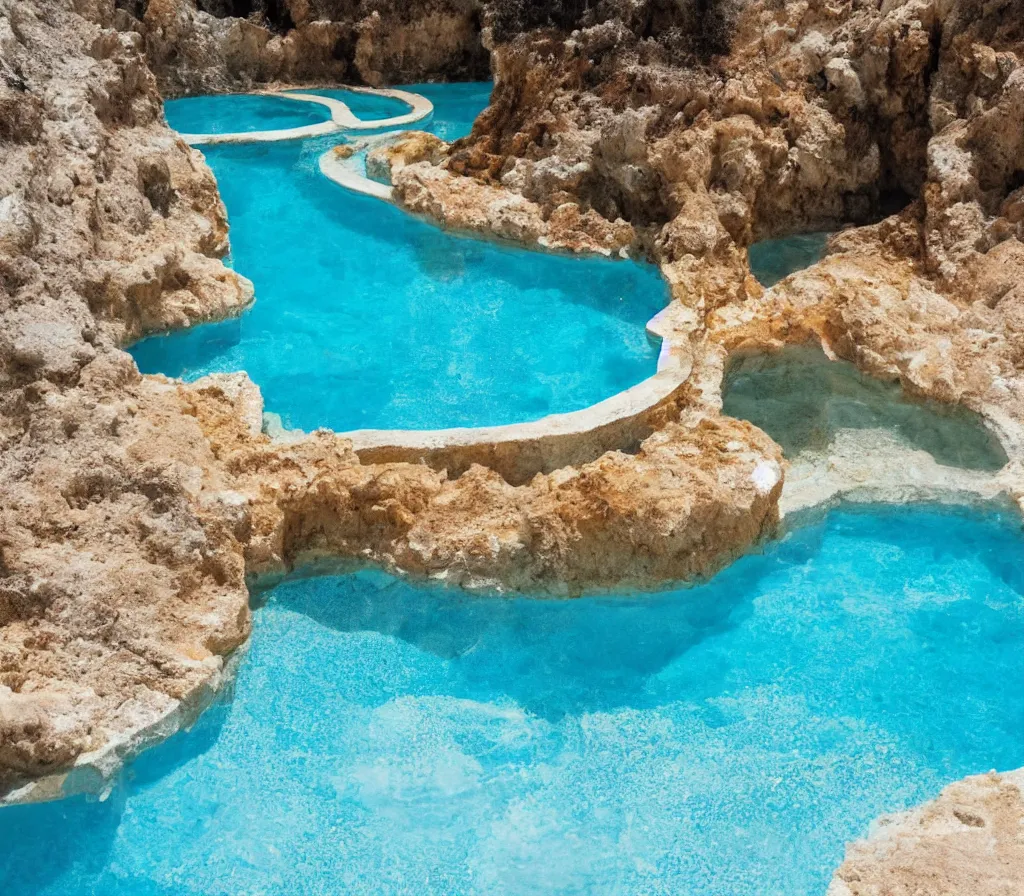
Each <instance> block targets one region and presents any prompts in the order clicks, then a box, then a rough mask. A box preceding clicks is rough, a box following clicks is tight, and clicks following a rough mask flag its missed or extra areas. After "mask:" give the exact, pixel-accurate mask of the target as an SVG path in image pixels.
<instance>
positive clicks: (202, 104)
mask: <svg viewBox="0 0 1024 896" xmlns="http://www.w3.org/2000/svg"><path fill="white" fill-rule="evenodd" d="M164 115H165V116H166V118H167V123H168V124H169V125H170V126H171V127H172V128H174V130H176V131H178V132H179V133H182V134H235V133H241V132H243V131H244V132H251V131H276V130H284V129H286V128H301V127H305V126H306V125H310V124H319V123H320V122H322V121H328V120H329V119H330V117H331V112H330V110H329V109H328V108H327V107H326V106H321V105H318V104H316V103H297V102H295V100H285V99H280V98H279V97H274V96H255V95H252V94H222V95H219V96H190V97H185V98H183V99H180V100H170V101H169V102H166V103H164Z"/></svg>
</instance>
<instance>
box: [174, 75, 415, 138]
mask: <svg viewBox="0 0 1024 896" xmlns="http://www.w3.org/2000/svg"><path fill="white" fill-rule="evenodd" d="M303 89H306V88H301V87H288V88H282V89H279V90H257V91H252V92H249V93H240V94H231V95H234V96H269V97H279V98H282V99H288V100H295V101H296V102H300V103H314V104H315V105H318V106H325V107H326V108H327V109H328V110H329V111H330V113H331V117H330V118H329V119H328V120H327V121H321V122H317V123H316V124H308V125H301V126H300V127H296V128H277V129H274V130H269V131H239V132H233V133H227V134H181V133H179V136H180V137H181V139H182V140H184V141H185V142H186V143H187V144H189V146H213V145H217V144H223V143H235V144H237V143H277V142H280V141H282V140H302V139H305V138H308V137H323V136H325V135H327V134H337V133H341V132H343V131H374V130H379V129H384V128H387V129H395V128H402V127H406V126H407V125H411V124H416V123H417V122H420V121H424V120H425V119H427V118H429V117H430V116H432V115H433V114H434V104H433V103H432V102H430V100H428V99H427V98H426V97H425V96H421V95H420V94H418V93H412V92H411V91H408V90H400V89H398V88H392V87H387V88H383V87H382V88H375V87H350V86H348V85H345V86H343V87H339V88H338V89H339V90H349V91H352V92H353V93H364V94H369V95H373V96H385V97H391V98H392V99H396V100H400V101H401V102H403V103H405V104H406V105H407V106H409V107H410V110H409V111H408V112H406V113H403V114H402V115H393V116H391V117H389V118H377V119H372V120H364V119H361V118H357V117H356V116H355V115H354V114H353V113H352V110H351V109H349V107H348V106H347V105H346V104H345V103H344V102H343V101H341V100H338V99H334V98H333V97H327V96H317V95H316V94H313V93H301V92H299V91H301V90H303ZM309 89H314V88H309Z"/></svg>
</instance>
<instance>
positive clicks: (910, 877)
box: [827, 771, 1024, 896]
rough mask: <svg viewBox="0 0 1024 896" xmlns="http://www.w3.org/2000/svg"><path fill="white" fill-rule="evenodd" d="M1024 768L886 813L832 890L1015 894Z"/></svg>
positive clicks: (1021, 848) (847, 895)
mask: <svg viewBox="0 0 1024 896" xmlns="http://www.w3.org/2000/svg"><path fill="white" fill-rule="evenodd" d="M1022 786H1024V773H1022V772H1020V771H1017V772H1013V773H1011V774H1005V775H997V774H989V775H979V776H977V777H974V778H967V779H966V780H964V781H959V782H957V783H956V784H951V785H950V786H949V787H947V788H946V789H945V790H944V791H942V795H941V796H940V797H939V798H938V799H936V800H934V801H933V802H930V803H927V804H926V805H924V806H922V807H920V808H919V809H915V810H913V811H912V812H907V813H906V814H904V815H896V816H892V817H889V818H883V819H881V820H880V821H879V822H878V823H877V824H876V826H875V830H874V831H873V832H872V834H871V836H870V837H868V839H866V840H864V841H861V842H859V843H857V844H855V845H854V846H853V847H851V848H850V849H849V851H848V852H847V856H846V861H845V862H843V864H842V866H841V867H840V868H839V870H838V871H837V872H836V876H835V878H834V879H833V881H832V885H831V886H830V887H829V889H828V893H827V896H918V894H925V896H959V894H965V896H1010V894H1015V893H1019V892H1020V889H1021V880H1024V841H1022V840H1021V836H1020V831H1021V826H1022V824H1024V798H1022V796H1021V787H1022Z"/></svg>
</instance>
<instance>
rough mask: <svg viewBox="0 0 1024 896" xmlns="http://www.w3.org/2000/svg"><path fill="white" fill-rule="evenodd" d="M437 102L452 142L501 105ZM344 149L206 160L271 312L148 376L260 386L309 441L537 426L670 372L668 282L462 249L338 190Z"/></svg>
mask: <svg viewBox="0 0 1024 896" xmlns="http://www.w3.org/2000/svg"><path fill="white" fill-rule="evenodd" d="M413 86H414V88H415V89H417V90H419V89H420V86H419V85H413ZM427 87H429V90H428V89H427ZM427 87H424V88H423V91H424V93H427V94H429V95H430V96H431V99H433V100H434V102H435V120H434V122H433V123H432V125H431V127H432V128H434V129H435V130H439V131H442V132H443V131H444V130H445V129H446V128H448V127H449V125H450V126H451V127H452V128H453V129H455V130H458V131H465V130H468V129H469V127H470V126H471V124H472V119H473V117H475V114H476V113H477V112H479V111H480V108H481V105H480V104H486V101H487V93H488V91H489V86H485V87H481V86H480V85H470V86H469V87H467V86H465V85H427ZM449 93H450V94H451V95H452V99H451V101H450V103H446V102H445V97H446V96H448V94H449ZM285 102H287V101H285ZM167 105H168V106H169V107H170V106H172V105H173V104H172V103H168V104H167ZM296 105H301V104H296ZM472 110H475V111H472ZM336 142H338V141H337V138H332V137H327V138H321V139H319V140H311V141H289V142H285V143H277V144H252V145H241V146H237V145H236V146H213V147H209V148H206V149H205V150H204V154H205V155H206V158H207V161H208V162H209V163H210V165H211V167H212V168H213V170H214V172H215V174H216V175H217V180H218V183H219V185H220V189H221V194H222V196H223V198H224V202H225V204H226V206H227V209H228V216H229V219H230V223H231V243H232V259H233V264H234V266H235V268H236V269H237V270H238V271H240V272H241V273H243V274H245V275H246V276H247V277H250V278H251V279H252V280H253V282H254V283H255V286H256V297H257V301H256V304H255V306H254V307H253V309H252V310H251V311H250V312H249V313H248V314H246V315H245V316H244V317H243V318H242V319H241V320H236V321H229V322H226V323H219V324H214V325H208V326H200V327H196V328H194V329H192V330H188V331H182V332H177V333H173V334H171V335H168V336H158V337H153V338H150V339H146V340H144V341H142V342H140V343H138V344H137V345H135V346H134V347H133V348H132V354H133V355H134V357H135V359H136V361H137V363H138V365H139V368H140V370H142V371H143V372H147V373H155V372H160V373H166V374H168V375H171V376H183V377H185V378H187V379H194V378H197V377H200V376H203V375H205V374H208V373H213V372H228V371H236V370H244V371H246V372H247V373H248V374H249V375H250V376H251V377H252V379H253V380H254V381H255V382H256V383H258V384H259V385H260V387H261V388H262V390H263V396H264V401H265V404H266V408H267V410H269V411H273V412H276V413H279V414H281V416H282V418H283V421H284V423H285V425H286V426H291V427H297V428H300V429H307V430H308V429H313V428H315V427H318V426H327V427H330V428H333V429H336V430H348V429H357V428H362V427H384V428H389V427H403V428H418V429H429V428H434V427H443V426H481V425H488V424H499V423H514V422H521V421H525V420H533V419H537V418H539V417H542V416H544V415H545V414H550V413H558V412H564V411H571V410H576V409H578V408H582V407H586V406H588V405H590V404H593V403H595V402H597V401H600V400H602V399H604V398H607V397H609V396H610V395H613V394H615V393H616V392H619V391H621V390H622V389H625V388H628V387H629V386H632V385H634V384H635V383H638V382H640V381H641V380H642V379H644V378H646V377H648V376H650V375H651V374H653V372H654V369H655V363H656V356H657V348H656V346H655V345H653V344H652V343H651V342H650V341H649V340H648V338H647V336H646V333H645V330H644V324H645V323H646V322H647V321H648V320H649V319H650V318H651V317H652V316H653V315H654V314H655V313H657V312H658V311H659V310H660V309H661V308H662V307H663V306H664V304H665V303H666V302H667V301H668V294H667V290H666V288H665V285H664V283H663V281H662V280H661V277H660V275H659V274H658V272H657V270H656V269H655V268H654V267H653V266H649V265H640V264H634V263H632V262H611V261H606V260H603V259H600V260H593V259H590V260H584V259H576V258H564V257H559V256H554V255H548V254H544V253H540V252H529V251H525V250H520V249H514V248H508V247H503V246H498V245H494V244H491V243H486V242H483V241H479V240H473V239H468V238H463V237H458V236H453V235H450V234H447V233H445V232H443V231H441V230H439V229H438V228H436V227H433V226H431V225H428V224H425V223H423V222H421V221H419V220H417V219H416V218H413V217H411V216H409V215H407V214H405V213H403V212H401V211H399V210H397V209H395V208H392V207H390V206H388V205H387V204H385V203H382V202H379V201H377V200H374V199H368V198H364V197H359V196H354V195H352V194H351V193H349V192H347V191H345V190H343V189H342V188H340V187H338V186H336V185H335V184H333V183H331V182H330V181H328V180H327V179H326V178H325V177H323V176H322V175H321V174H320V173H319V171H318V170H317V167H316V166H317V159H318V157H319V156H320V154H321V153H323V152H324V151H325V150H326V149H328V148H329V147H330V146H331V145H333V144H334V143H336Z"/></svg>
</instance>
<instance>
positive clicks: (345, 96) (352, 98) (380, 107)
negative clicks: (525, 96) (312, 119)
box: [292, 87, 487, 127]
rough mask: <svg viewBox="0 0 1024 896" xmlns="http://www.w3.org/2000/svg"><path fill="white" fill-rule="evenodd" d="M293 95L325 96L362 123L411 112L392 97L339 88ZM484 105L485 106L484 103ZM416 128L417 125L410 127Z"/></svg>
mask: <svg viewBox="0 0 1024 896" xmlns="http://www.w3.org/2000/svg"><path fill="white" fill-rule="evenodd" d="M292 92H293V93H311V94H313V96H325V97H328V98H330V99H332V100H340V101H341V102H343V103H344V104H345V105H346V106H348V108H349V111H350V112H351V113H352V114H353V115H354V116H355V117H356V118H360V119H362V120H363V121H372V120H374V119H377V118H394V117H395V116H397V115H405V114H406V113H408V112H411V111H412V106H410V105H409V104H408V103H405V102H402V100H399V99H395V97H392V96H379V95H377V94H373V93H360V92H359V91H357V90H345V89H343V88H340V87H333V88H332V87H325V88H317V89H315V90H295V91H292ZM484 105H487V103H486V101H485V102H484ZM411 127H418V125H411Z"/></svg>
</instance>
